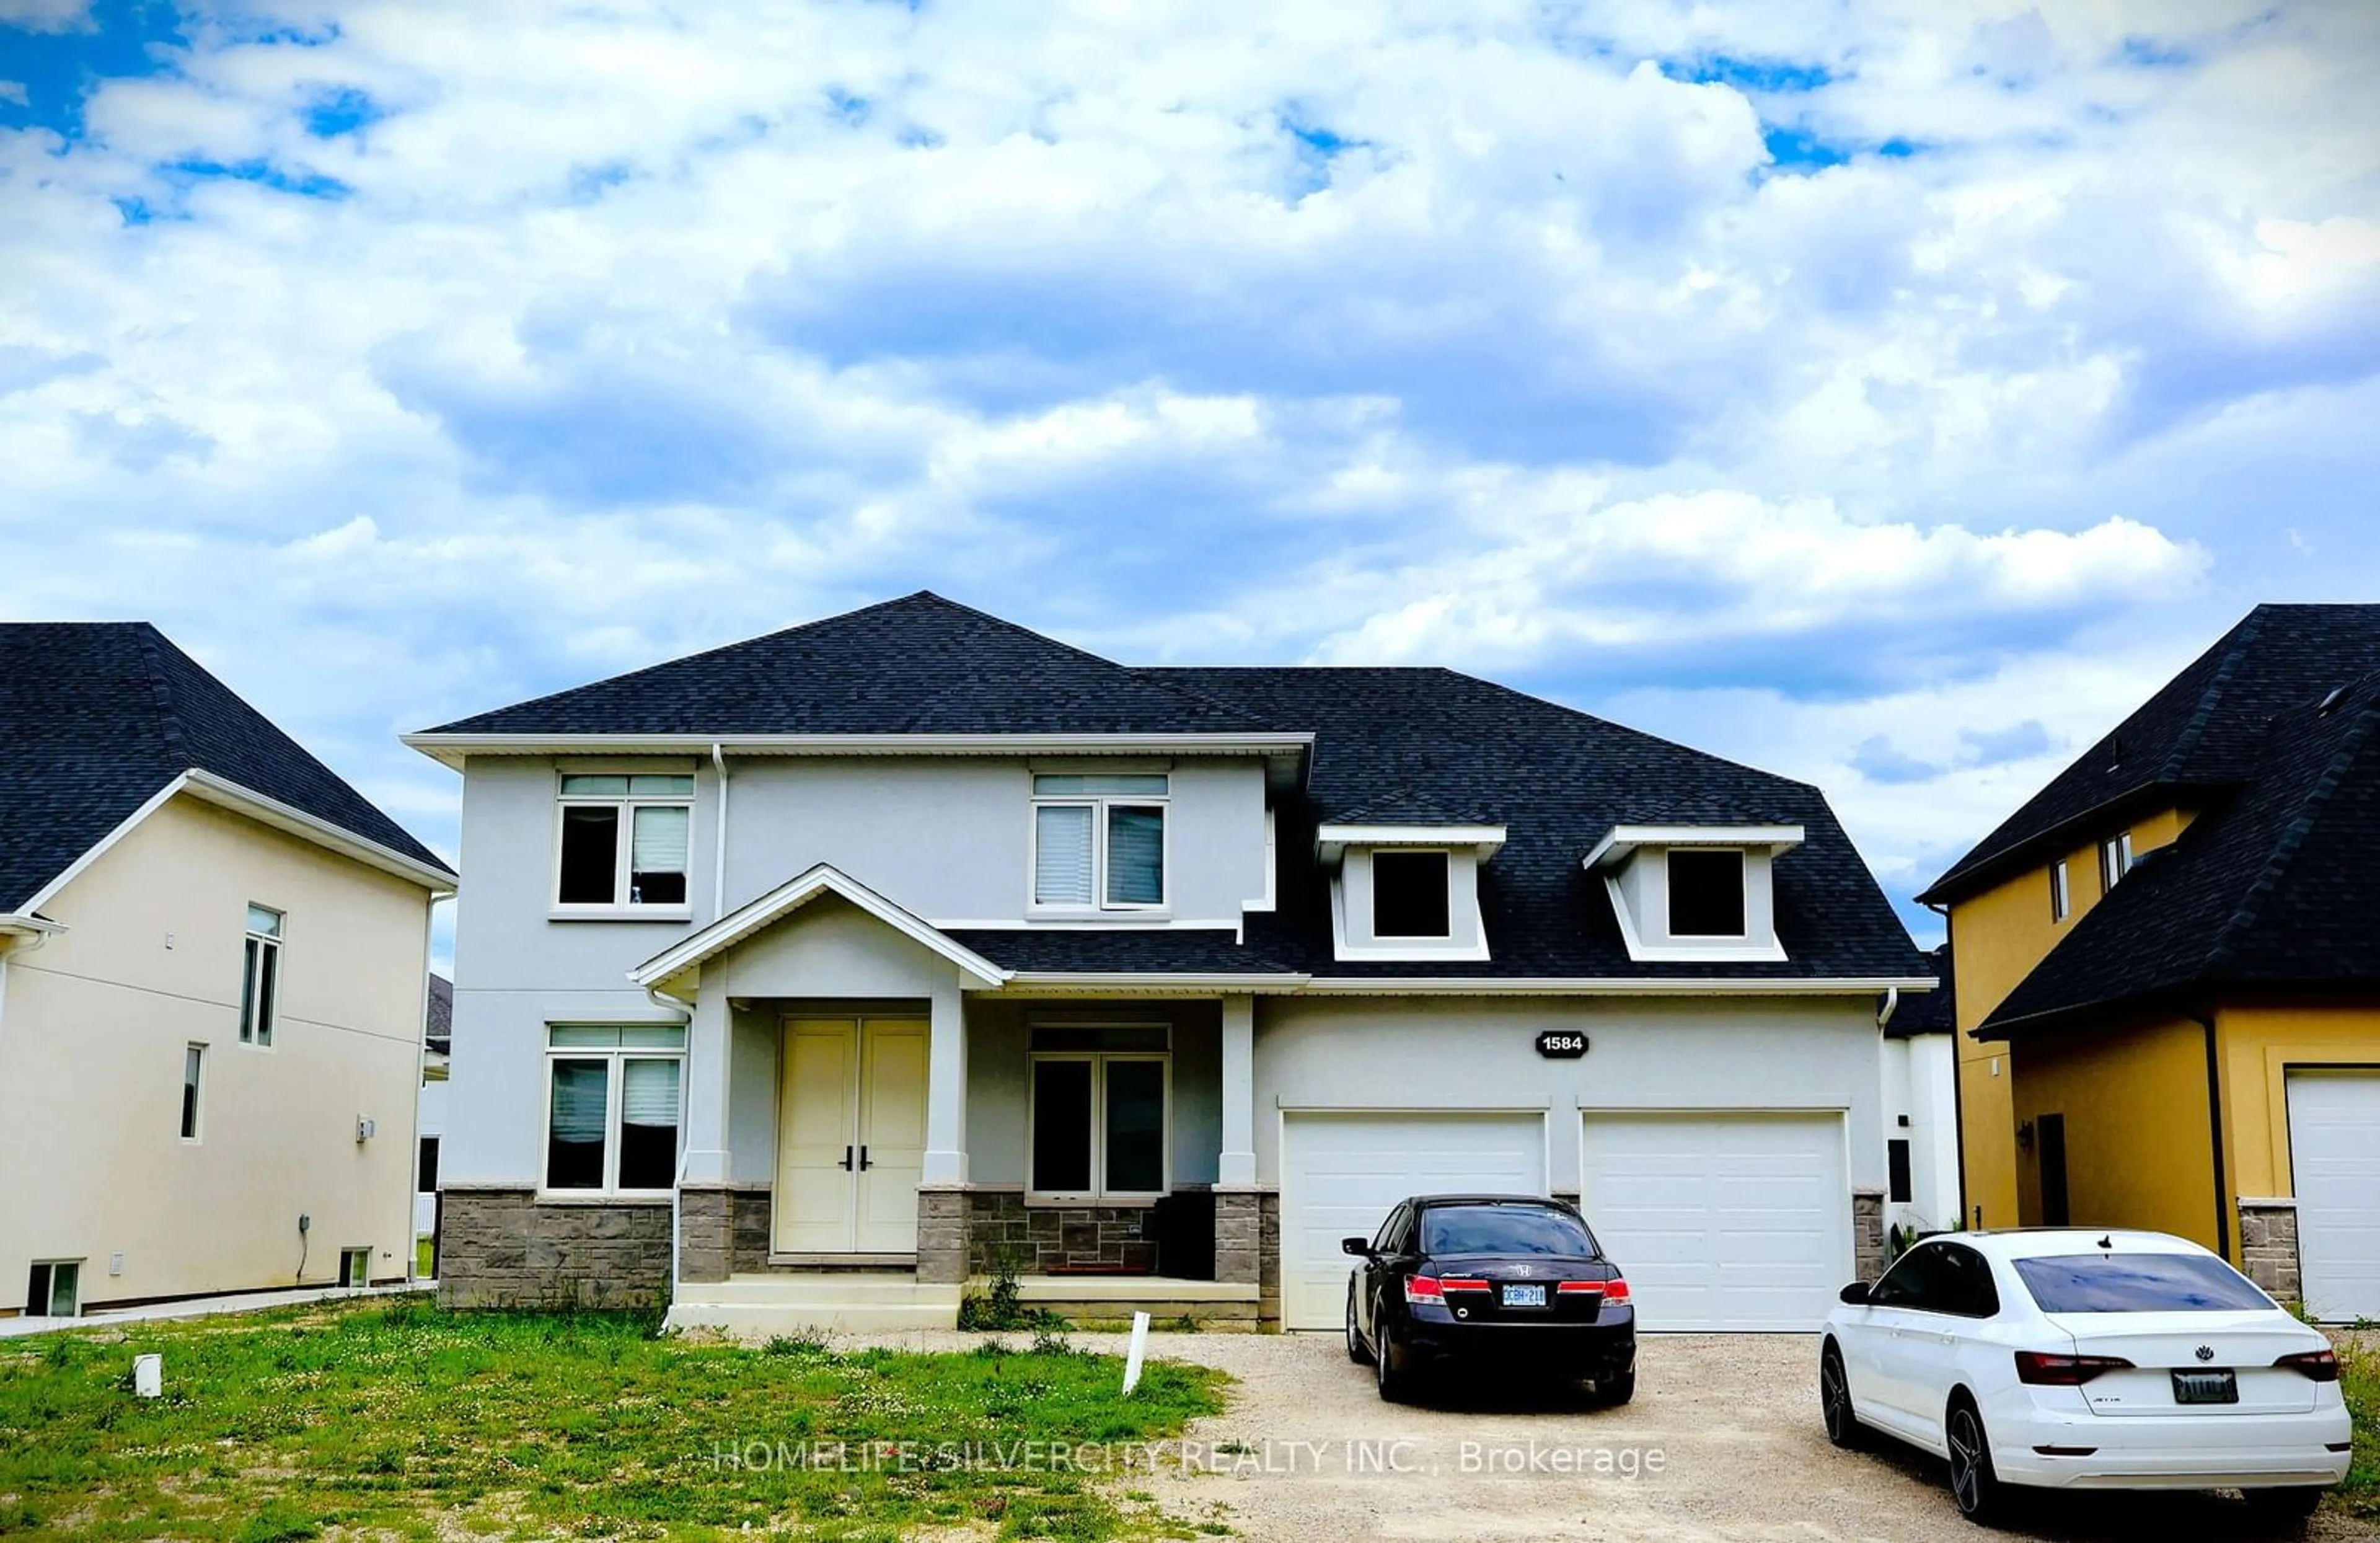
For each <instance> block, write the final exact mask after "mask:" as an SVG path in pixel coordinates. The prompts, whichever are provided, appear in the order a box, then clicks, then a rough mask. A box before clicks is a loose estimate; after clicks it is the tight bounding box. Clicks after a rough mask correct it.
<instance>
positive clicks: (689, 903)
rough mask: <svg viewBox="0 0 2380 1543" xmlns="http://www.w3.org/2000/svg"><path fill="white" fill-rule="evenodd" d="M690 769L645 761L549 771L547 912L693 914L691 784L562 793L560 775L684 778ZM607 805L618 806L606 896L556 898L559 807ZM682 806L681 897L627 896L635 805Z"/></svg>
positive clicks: (652, 915) (559, 891) (558, 889)
mask: <svg viewBox="0 0 2380 1543" xmlns="http://www.w3.org/2000/svg"><path fill="white" fill-rule="evenodd" d="M694 776H695V772H693V771H692V770H691V769H689V768H686V767H684V766H677V767H672V768H670V769H669V770H666V771H662V770H658V769H656V768H653V767H650V766H644V767H637V768H636V769H635V770H633V771H630V770H626V769H624V768H615V767H601V768H597V767H586V766H565V767H563V768H561V769H559V770H557V771H556V772H555V773H554V777H553V874H552V876H551V877H550V878H549V880H548V881H547V884H546V891H545V893H546V896H547V899H548V902H549V903H550V906H551V914H552V915H553V916H557V917H647V918H651V919H660V920H678V919H684V918H686V917H692V916H693V915H694V814H695V790H694V789H693V788H689V789H688V791H686V792H685V793H565V792H564V791H563V786H564V779H565V778H568V777H685V778H687V779H689V781H690V780H691V779H692V778H693V777H694ZM572 808H616V809H618V810H619V811H620V824H619V830H618V837H617V839H616V840H615V841H614V842H613V852H612V898H611V899H610V900H608V901H595V900H586V901H565V900H564V899H563V898H562V829H563V817H564V814H565V811H567V810H569V809H572ZM639 808H682V809H684V810H686V898H685V899H684V900H678V901H659V902H639V901H635V900H631V899H630V898H629V886H630V882H631V875H632V873H633V871H634V870H633V864H634V863H635V861H636V847H637V809H639Z"/></svg>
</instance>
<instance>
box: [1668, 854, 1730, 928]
mask: <svg viewBox="0 0 2380 1543" xmlns="http://www.w3.org/2000/svg"><path fill="white" fill-rule="evenodd" d="M1664 860H1665V861H1666V862H1667V863H1668V865H1669V880H1670V884H1669V888H1670V936H1671V937H1672V938H1741V937H1743V935H1744V930H1743V929H1744V883H1743V853H1742V852H1739V851H1734V850H1731V849H1730V848H1726V847H1701V846H1680V847H1674V848H1672V849H1671V850H1670V852H1669V853H1668V855H1667V857H1665V859H1664Z"/></svg>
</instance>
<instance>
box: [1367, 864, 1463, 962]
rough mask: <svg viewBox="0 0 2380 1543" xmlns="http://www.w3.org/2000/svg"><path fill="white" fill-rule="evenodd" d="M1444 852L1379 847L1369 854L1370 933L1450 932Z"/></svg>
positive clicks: (1441, 935) (1414, 934) (1417, 935)
mask: <svg viewBox="0 0 2380 1543" xmlns="http://www.w3.org/2000/svg"><path fill="white" fill-rule="evenodd" d="M1451 864H1452V858H1451V856H1450V855H1449V854H1448V853H1445V852H1432V851H1419V852H1415V851H1400V850H1396V849H1393V848H1383V849H1381V850H1379V851H1376V852H1374V853H1373V854H1372V936H1373V937H1375V938H1381V939H1387V938H1437V939H1443V938H1447V937H1449V936H1451V934H1452V932H1453V909H1452V905H1451V899H1450V895H1451V881H1450V873H1449V870H1450V869H1451Z"/></svg>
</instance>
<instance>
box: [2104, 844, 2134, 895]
mask: <svg viewBox="0 0 2380 1543" xmlns="http://www.w3.org/2000/svg"><path fill="white" fill-rule="evenodd" d="M2131 870H2132V832H2130V831H2126V832H2124V833H2123V834H2122V835H2119V836H2112V837H2110V838H2108V839H2107V840H2106V841H2103V842H2101V843H2100V844H2099V889H2100V892H2101V893H2106V892H2107V891H2108V890H2112V889H2114V888H2115V887H2116V883H2117V881H2119V880H2120V879H2122V878H2123V876H2124V875H2125V874H2127V873H2130V872H2131Z"/></svg>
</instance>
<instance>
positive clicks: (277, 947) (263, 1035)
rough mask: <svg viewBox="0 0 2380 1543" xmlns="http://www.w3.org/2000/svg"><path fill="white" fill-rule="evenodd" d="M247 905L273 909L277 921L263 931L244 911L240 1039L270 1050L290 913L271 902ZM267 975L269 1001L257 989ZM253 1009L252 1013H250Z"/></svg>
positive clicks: (277, 1016) (277, 1023) (255, 1047)
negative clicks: (270, 982) (250, 923)
mask: <svg viewBox="0 0 2380 1543" xmlns="http://www.w3.org/2000/svg"><path fill="white" fill-rule="evenodd" d="M248 905H249V908H250V909H252V910H258V911H265V912H270V913H271V914H272V916H273V919H274V923H275V925H274V929H273V931H271V932H260V931H258V930H257V929H254V928H252V927H249V926H248V925H247V921H246V917H245V913H243V915H242V920H241V926H240V959H239V978H240V996H239V1042H240V1043H241V1044H243V1045H246V1046H247V1047H248V1048H249V1049H250V1050H259V1051H269V1050H271V1049H272V1048H273V1032H274V1030H275V1029H276V1028H277V1027H279V1026H280V1022H281V947H282V944H284V943H285V942H288V940H289V913H288V912H286V911H283V910H278V909H275V908H274V907H273V906H271V905H258V904H257V903H256V902H255V901H253V900H251V901H249V902H248ZM250 944H253V945H255V949H254V953H253V954H250V952H249V945H250ZM268 962H269V963H270V964H271V966H272V968H271V969H269V970H268V969H266V968H265V966H266V964H267V963H268ZM265 975H270V976H272V977H273V993H272V1000H270V1001H266V1000H265V997H264V993H262V992H261V991H259V990H257V987H258V986H259V985H260V984H261V978H262V977H263V976H265ZM260 1002H261V1003H262V1008H261V1011H257V1006H258V1003H260ZM252 1012H253V1013H254V1015H253V1016H251V1013H252Z"/></svg>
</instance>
